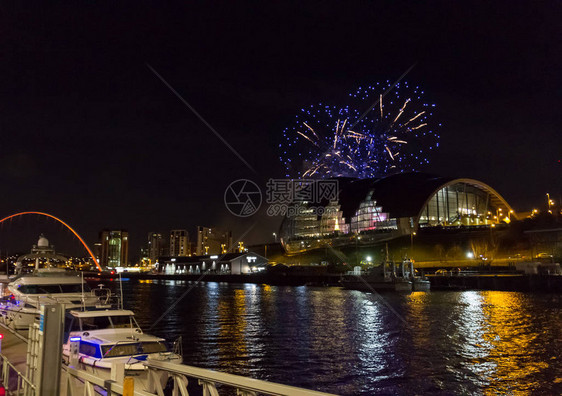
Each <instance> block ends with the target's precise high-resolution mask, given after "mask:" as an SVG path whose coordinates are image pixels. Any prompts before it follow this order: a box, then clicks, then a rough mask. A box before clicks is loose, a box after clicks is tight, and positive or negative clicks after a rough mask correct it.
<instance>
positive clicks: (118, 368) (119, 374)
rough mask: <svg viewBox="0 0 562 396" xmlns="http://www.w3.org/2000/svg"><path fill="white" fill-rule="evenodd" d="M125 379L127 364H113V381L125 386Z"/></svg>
mask: <svg viewBox="0 0 562 396" xmlns="http://www.w3.org/2000/svg"><path fill="white" fill-rule="evenodd" d="M124 379H125V363H113V364H112V365H111V380H112V381H115V382H117V383H118V384H123V381H124Z"/></svg>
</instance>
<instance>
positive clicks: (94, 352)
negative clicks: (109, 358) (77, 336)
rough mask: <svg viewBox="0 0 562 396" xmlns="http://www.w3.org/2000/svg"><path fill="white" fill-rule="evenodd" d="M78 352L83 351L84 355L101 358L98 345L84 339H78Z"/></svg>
mask: <svg viewBox="0 0 562 396" xmlns="http://www.w3.org/2000/svg"><path fill="white" fill-rule="evenodd" d="M79 351H80V353H83V354H84V355H88V356H91V357H94V358H97V359H100V358H101V353H100V349H99V345H96V344H91V343H89V342H86V341H80V348H79Z"/></svg>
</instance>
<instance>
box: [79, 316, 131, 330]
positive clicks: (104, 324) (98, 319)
mask: <svg viewBox="0 0 562 396" xmlns="http://www.w3.org/2000/svg"><path fill="white" fill-rule="evenodd" d="M80 323H81V324H82V331H86V330H103V329H131V328H134V327H138V326H136V322H135V320H134V318H133V317H132V316H127V315H114V316H94V317H91V318H80Z"/></svg>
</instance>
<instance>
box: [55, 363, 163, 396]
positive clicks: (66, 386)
mask: <svg viewBox="0 0 562 396" xmlns="http://www.w3.org/2000/svg"><path fill="white" fill-rule="evenodd" d="M62 370H63V372H62V375H61V381H62V383H61V395H64V396H77V395H85V396H98V395H100V394H102V393H101V392H100V391H103V394H105V395H107V396H115V395H123V392H124V390H123V388H124V387H123V382H121V381H120V382H118V381H113V380H107V379H103V378H100V377H98V376H96V375H94V374H92V373H88V372H86V371H84V370H78V369H75V368H73V367H69V366H63V367H62ZM134 395H135V396H154V393H148V392H145V391H142V390H137V389H135V391H134Z"/></svg>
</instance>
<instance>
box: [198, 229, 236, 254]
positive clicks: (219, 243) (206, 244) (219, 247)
mask: <svg viewBox="0 0 562 396" xmlns="http://www.w3.org/2000/svg"><path fill="white" fill-rule="evenodd" d="M231 247H232V232H231V231H226V230H221V229H220V228H208V227H201V226H198V227H197V246H196V248H195V252H196V254H197V255H198V256H204V255H216V254H225V253H227V252H229V251H230V249H231Z"/></svg>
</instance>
